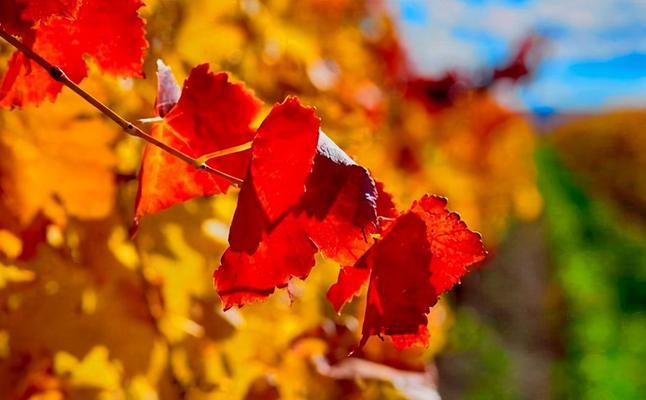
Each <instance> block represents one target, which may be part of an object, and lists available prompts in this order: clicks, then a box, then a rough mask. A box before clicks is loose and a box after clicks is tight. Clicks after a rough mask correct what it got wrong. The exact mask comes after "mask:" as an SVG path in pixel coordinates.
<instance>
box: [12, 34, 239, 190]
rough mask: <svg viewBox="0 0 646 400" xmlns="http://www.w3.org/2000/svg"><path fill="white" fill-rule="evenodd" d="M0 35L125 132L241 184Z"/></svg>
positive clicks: (28, 50)
mask: <svg viewBox="0 0 646 400" xmlns="http://www.w3.org/2000/svg"><path fill="white" fill-rule="evenodd" d="M0 37H2V38H3V39H4V40H6V41H7V42H8V43H9V44H10V45H12V46H13V47H15V48H16V49H17V50H19V51H21V52H22V53H23V54H24V55H26V56H27V57H29V58H30V59H32V60H33V61H35V62H36V63H37V64H38V65H40V66H41V67H43V68H44V69H45V70H46V71H47V72H48V73H49V75H50V76H51V77H52V79H54V80H56V81H58V82H60V83H62V84H63V85H65V86H67V87H68V88H70V89H71V90H72V91H73V92H74V93H76V94H78V95H79V96H81V97H82V98H83V99H84V100H85V101H87V102H88V103H90V104H91V105H92V106H94V108H96V109H97V110H99V111H100V112H101V113H102V114H103V115H105V116H107V117H108V118H110V119H111V120H112V121H114V122H115V123H116V124H117V125H119V126H120V127H121V129H123V130H124V131H125V132H126V133H127V134H129V135H132V136H136V137H139V138H141V139H143V140H145V141H146V142H148V143H150V144H152V145H153V146H156V147H158V148H160V149H162V150H164V151H165V152H167V153H169V154H171V155H173V156H175V157H177V158H179V159H180V160H182V161H184V162H186V163H188V164H191V165H192V166H194V167H195V168H198V169H202V170H204V171H208V172H211V173H213V174H216V175H218V176H221V177H222V178H224V179H227V180H228V181H230V182H231V183H233V184H236V185H240V184H242V182H243V181H242V179H240V178H237V177H235V176H233V175H230V174H227V173H226V172H224V171H220V170H217V169H215V168H213V167H211V166H210V165H208V164H207V163H206V160H203V159H202V158H200V159H195V158H193V157H191V156H189V155H188V154H186V153H184V152H182V151H180V150H177V149H175V148H173V147H171V146H169V145H167V144H166V143H164V142H162V141H160V140H158V139H156V138H155V137H153V136H152V135H150V134H149V133H146V132H144V131H143V130H141V129H140V128H139V127H137V126H135V125H134V124H132V123H131V122H129V121H128V120H126V119H125V118H123V117H121V116H120V115H119V114H117V113H116V112H114V111H113V110H112V109H111V108H110V107H108V106H106V105H105V104H103V103H101V102H100V101H99V100H97V99H96V98H95V97H94V96H92V95H91V94H89V93H88V92H86V91H85V90H83V89H81V88H80V87H79V86H78V85H77V84H76V83H75V82H74V81H72V80H71V79H70V78H69V77H68V76H67V74H65V71H63V70H62V69H61V68H60V67H58V66H56V65H52V64H50V63H49V62H48V61H47V60H45V59H44V58H43V57H41V56H40V55H39V54H37V53H36V52H34V51H33V50H32V49H30V48H29V47H28V46H25V45H24V44H23V43H22V42H21V41H20V40H18V39H16V38H15V37H13V36H12V35H10V34H9V33H8V32H6V31H5V30H3V29H2V28H0Z"/></svg>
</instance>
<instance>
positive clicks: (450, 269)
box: [328, 196, 486, 348]
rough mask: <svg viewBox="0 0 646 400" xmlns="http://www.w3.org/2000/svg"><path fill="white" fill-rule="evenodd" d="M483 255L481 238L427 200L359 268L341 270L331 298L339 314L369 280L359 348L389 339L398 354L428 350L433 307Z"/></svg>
mask: <svg viewBox="0 0 646 400" xmlns="http://www.w3.org/2000/svg"><path fill="white" fill-rule="evenodd" d="M485 254H486V252H485V250H484V247H483V245H482V242H481V240H480V235H478V234H477V233H474V232H472V231H470V230H468V228H467V227H466V224H465V223H464V222H462V221H461V220H460V217H459V216H458V215H457V214H455V213H450V212H448V211H447V210H446V199H444V198H441V197H436V196H424V197H423V198H422V199H421V200H419V201H417V202H415V203H413V205H412V207H411V209H410V211H408V212H406V213H404V214H402V215H401V216H400V217H398V218H397V220H396V221H395V222H394V223H393V224H392V225H391V226H390V228H389V229H388V230H387V231H386V232H385V233H384V234H383V238H382V239H381V240H379V241H377V242H376V243H375V244H374V245H373V246H372V247H371V248H370V250H368V252H367V253H366V254H365V255H364V256H363V257H362V258H361V259H360V260H359V261H358V262H357V264H355V265H354V266H353V267H345V268H344V269H342V270H341V273H340V275H339V280H338V282H337V283H336V284H335V285H334V286H333V287H332V288H331V289H330V292H329V293H328V298H329V299H330V301H331V302H332V303H333V305H334V306H335V308H336V309H337V310H338V309H339V308H340V307H341V306H342V305H343V303H345V302H347V301H348V300H349V299H350V298H351V297H352V296H353V295H354V294H356V292H357V291H358V289H359V288H360V286H361V284H362V283H363V281H364V280H365V279H366V278H367V277H368V275H369V276H370V283H369V286H368V300H367V305H366V312H365V318H364V323H363V330H362V332H363V337H362V339H361V344H362V345H363V344H364V343H365V342H366V341H367V340H368V337H369V336H371V335H380V336H381V335H388V336H390V337H391V338H392V340H393V343H394V344H395V346H396V347H398V348H405V347H409V346H411V345H413V344H415V343H421V344H423V345H426V344H427V343H428V331H427V328H426V325H427V317H426V315H427V314H428V312H429V309H430V307H432V306H433V305H434V304H435V303H436V302H437V299H438V297H439V296H440V295H441V294H442V293H444V292H445V291H447V290H449V289H451V288H452V287H453V286H454V285H455V284H457V283H459V282H460V278H461V277H462V276H463V275H464V274H466V273H467V267H468V266H469V265H472V264H473V263H476V262H478V261H481V260H482V259H483V258H484V256H485Z"/></svg>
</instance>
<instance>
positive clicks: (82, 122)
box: [0, 92, 118, 226]
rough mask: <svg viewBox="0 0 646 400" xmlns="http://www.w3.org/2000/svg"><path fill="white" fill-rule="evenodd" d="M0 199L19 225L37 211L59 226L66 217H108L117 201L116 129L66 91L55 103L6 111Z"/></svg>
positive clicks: (0, 143)
mask: <svg viewBox="0 0 646 400" xmlns="http://www.w3.org/2000/svg"><path fill="white" fill-rule="evenodd" d="M2 116H3V118H2V125H1V128H0V132H1V135H0V171H1V172H0V179H1V180H2V182H1V183H2V193H1V197H0V201H1V206H2V207H3V210H4V213H7V214H10V215H11V216H12V217H13V218H15V220H16V221H17V223H18V225H19V226H26V225H28V224H29V223H30V222H31V221H32V220H33V219H34V218H35V217H36V215H37V214H38V213H43V214H44V215H45V216H46V217H47V218H49V219H50V220H52V221H55V222H56V223H58V224H59V225H64V224H65V222H66V219H67V217H68V216H72V217H78V218H82V219H96V218H101V217H105V216H107V215H108V213H109V212H110V211H111V208H112V204H113V202H114V194H115V187H114V182H113V181H114V176H113V172H112V168H113V167H114V164H115V157H114V155H113V153H112V151H111V149H110V146H111V145H112V143H113V142H114V140H115V138H116V132H117V131H118V130H116V129H115V128H114V127H112V126H111V125H109V124H108V123H107V122H106V121H104V120H103V119H102V118H101V117H100V116H99V114H98V113H97V112H93V111H92V110H90V109H88V108H87V106H86V105H85V104H84V102H83V100H81V99H80V98H78V96H76V95H74V94H73V93H71V92H64V93H63V95H62V96H61V98H60V99H59V100H58V102H57V103H56V104H51V103H48V104H45V105H43V106H42V107H39V108H32V109H25V110H15V111H13V112H4V113H3V114H2Z"/></svg>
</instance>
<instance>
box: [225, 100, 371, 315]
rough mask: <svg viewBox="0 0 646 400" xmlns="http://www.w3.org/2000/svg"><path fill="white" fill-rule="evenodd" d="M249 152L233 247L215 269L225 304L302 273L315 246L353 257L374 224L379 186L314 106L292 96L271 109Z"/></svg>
mask: <svg viewBox="0 0 646 400" xmlns="http://www.w3.org/2000/svg"><path fill="white" fill-rule="evenodd" d="M252 154H253V155H252V161H251V168H250V175H249V177H248V178H247V179H246V180H245V183H244V185H243V187H242V190H241V192H240V196H239V198H238V207H237V209H236V213H235V216H234V219H233V223H232V226H231V231H230V235H229V243H230V246H231V247H230V248H229V249H228V250H227V251H226V252H225V254H224V255H223V257H222V261H221V264H222V265H221V266H220V268H219V269H218V270H217V271H216V272H215V274H214V282H215V286H216V289H217V291H218V293H219V295H220V297H221V298H222V300H223V303H224V307H225V308H229V307H231V306H233V305H238V306H242V305H244V304H247V303H251V302H255V301H259V300H262V299H264V298H265V297H267V296H268V295H269V294H271V293H273V291H274V289H276V288H280V287H285V286H287V284H288V283H289V280H290V279H291V278H292V277H298V278H301V279H304V278H305V277H307V275H308V274H309V272H310V270H311V268H312V267H313V266H314V258H313V256H314V254H315V253H316V252H317V250H321V251H322V252H323V253H324V254H325V255H327V256H328V257H330V258H332V259H334V260H346V261H348V260H349V262H354V261H356V259H357V258H358V257H359V256H361V254H363V252H364V251H365V250H366V249H367V247H368V246H369V244H370V239H369V234H370V233H372V232H376V231H377V227H378V226H377V212H376V201H377V199H376V196H377V189H376V187H375V183H374V181H373V180H372V178H371V177H370V175H369V173H368V171H366V170H365V169H364V168H362V167H360V166H358V165H356V163H354V161H352V159H350V158H349V157H348V156H347V155H346V154H345V153H344V152H343V151H342V150H341V149H340V148H339V147H338V146H336V144H334V142H332V141H331V140H330V139H329V138H328V137H327V136H326V135H325V134H324V133H323V132H319V123H318V118H316V117H315V115H314V113H313V110H311V109H308V108H305V107H303V106H301V105H300V104H299V103H298V101H297V100H296V99H293V98H290V99H287V100H286V101H285V102H284V103H282V104H279V105H277V106H275V107H274V108H273V110H272V112H271V113H270V114H269V116H268V117H267V118H266V119H265V121H264V122H263V124H262V125H261V127H260V128H259V129H258V132H257V135H256V139H255V141H254V144H253V147H252ZM284 154H288V156H286V155H284ZM285 160H287V162H285ZM299 166H300V167H299ZM297 168H300V171H299V170H297ZM310 171H311V172H310ZM281 176H287V177H291V178H289V179H282V180H277V179H278V178H280V177H281ZM259 193H262V194H261V195H259Z"/></svg>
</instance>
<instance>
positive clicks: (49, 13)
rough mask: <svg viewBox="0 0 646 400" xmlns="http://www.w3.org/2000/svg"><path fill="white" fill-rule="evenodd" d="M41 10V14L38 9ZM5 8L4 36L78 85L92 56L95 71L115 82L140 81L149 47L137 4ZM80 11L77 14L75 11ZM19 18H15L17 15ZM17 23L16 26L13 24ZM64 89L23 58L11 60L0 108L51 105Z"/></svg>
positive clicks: (99, 1)
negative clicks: (123, 78) (19, 39)
mask: <svg viewBox="0 0 646 400" xmlns="http://www.w3.org/2000/svg"><path fill="white" fill-rule="evenodd" d="M41 3H42V4H46V6H45V8H41V5H42V4H41ZM8 4H10V5H7V3H4V2H3V7H6V8H7V9H8V12H9V13H10V14H8V16H7V17H6V18H5V17H3V18H2V20H0V23H2V26H3V27H5V26H6V27H7V30H8V31H10V32H12V33H14V34H18V35H21V36H23V39H24V41H25V43H26V44H27V45H29V46H30V47H31V49H32V50H33V51H34V52H36V53H37V54H39V55H40V56H42V57H43V58H44V59H46V60H47V61H49V62H50V63H51V64H53V65H57V66H59V67H61V68H62V69H63V70H64V71H65V72H66V73H67V75H68V76H69V78H70V79H71V80H72V81H74V82H76V83H79V82H80V81H81V80H83V78H85V77H86V76H87V65H86V62H85V60H84V59H83V57H84V56H85V55H89V56H91V57H92V58H93V59H94V61H95V62H96V63H97V65H98V66H99V68H100V69H101V70H102V71H104V72H107V73H110V74H113V75H118V76H133V77H140V76H142V72H141V68H142V62H143V53H144V51H145V49H146V48H147V47H148V42H147V41H146V39H145V37H144V21H143V20H142V19H141V18H140V17H139V15H138V13H137V10H138V9H139V8H140V7H141V6H143V3H142V2H141V1H140V0H124V1H117V2H114V1H109V0H84V1H83V2H82V4H81V5H80V7H78V2H75V1H73V0H56V1H52V2H49V1H42V2H37V1H29V2H25V3H23V2H19V1H17V2H16V1H14V2H9V3H8ZM76 7H78V11H75V10H76ZM17 14H18V15H17ZM16 18H18V20H16ZM61 88H62V84H61V83H60V82H58V81H55V80H53V79H51V77H50V76H49V72H48V71H45V70H44V69H43V68H41V67H40V66H38V65H37V64H36V63H35V62H33V61H31V60H30V59H29V58H28V57H27V56H25V55H24V54H23V53H21V52H15V53H14V54H13V56H12V57H11V59H10V60H9V68H8V69H7V72H6V74H5V76H4V79H3V81H2V85H1V86H0V105H2V106H3V107H15V106H22V105H25V104H36V105H37V104H40V103H42V102H43V101H44V100H45V99H49V100H51V101H53V100H54V99H55V98H56V96H57V95H58V93H59V92H60V91H61Z"/></svg>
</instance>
